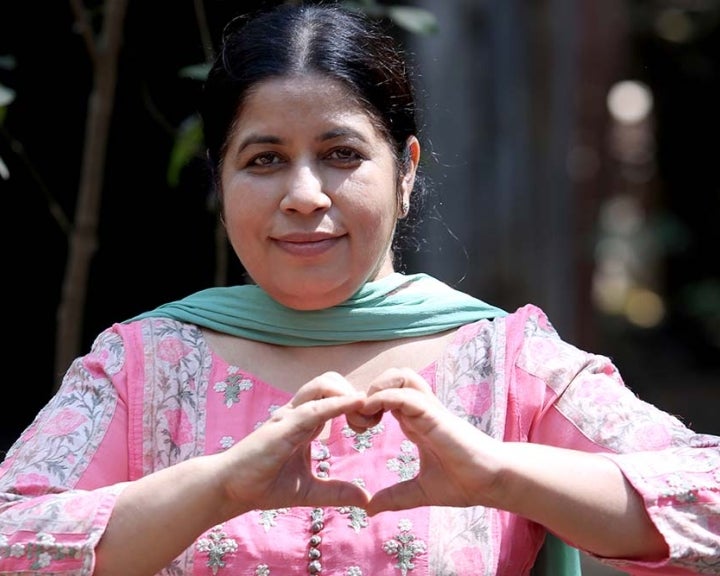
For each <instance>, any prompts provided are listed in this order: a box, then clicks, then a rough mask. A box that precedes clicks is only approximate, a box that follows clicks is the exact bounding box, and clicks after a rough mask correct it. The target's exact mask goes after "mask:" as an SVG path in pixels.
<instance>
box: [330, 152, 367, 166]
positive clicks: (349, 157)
mask: <svg viewBox="0 0 720 576" xmlns="http://www.w3.org/2000/svg"><path fill="white" fill-rule="evenodd" d="M327 157H328V159H330V160H337V161H340V162H343V163H349V164H353V163H360V161H362V159H363V158H362V156H360V154H358V153H357V152H356V151H355V150H353V149H352V148H335V149H334V150H332V151H331V152H330V153H329V154H328V156H327Z"/></svg>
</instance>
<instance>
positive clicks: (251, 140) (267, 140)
mask: <svg viewBox="0 0 720 576" xmlns="http://www.w3.org/2000/svg"><path fill="white" fill-rule="evenodd" d="M281 143H282V140H281V139H280V138H278V137H277V136H270V135H266V134H248V135H247V136H246V137H245V138H243V139H242V140H241V141H240V144H238V150H243V149H244V148H247V147H248V146H251V145H253V144H281Z"/></svg>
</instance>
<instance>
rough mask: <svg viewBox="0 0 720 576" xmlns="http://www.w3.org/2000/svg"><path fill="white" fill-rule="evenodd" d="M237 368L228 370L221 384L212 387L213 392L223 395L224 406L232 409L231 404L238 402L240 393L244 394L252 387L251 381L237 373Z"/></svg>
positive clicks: (217, 383)
mask: <svg viewBox="0 0 720 576" xmlns="http://www.w3.org/2000/svg"><path fill="white" fill-rule="evenodd" d="M237 371H238V369H237V368H229V369H228V376H227V378H225V380H223V381H222V382H216V383H215V386H213V390H215V392H221V393H222V394H224V395H225V402H224V404H225V406H226V407H227V408H232V407H233V404H237V403H238V402H240V392H246V391H247V390H251V389H252V387H253V383H252V380H250V379H249V378H246V377H245V376H242V375H240V374H238V373H237Z"/></svg>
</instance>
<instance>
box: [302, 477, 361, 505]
mask: <svg viewBox="0 0 720 576" xmlns="http://www.w3.org/2000/svg"><path fill="white" fill-rule="evenodd" d="M370 496H371V494H370V493H369V492H368V491H367V490H365V489H364V488H363V487H362V486H358V485H357V484H353V483H352V482H346V481H345V480H337V479H328V480H325V479H316V480H315V481H314V482H313V485H312V487H311V489H310V491H309V492H308V495H307V502H306V503H305V504H306V505H307V506H357V507H358V508H365V507H366V506H367V504H368V502H370Z"/></svg>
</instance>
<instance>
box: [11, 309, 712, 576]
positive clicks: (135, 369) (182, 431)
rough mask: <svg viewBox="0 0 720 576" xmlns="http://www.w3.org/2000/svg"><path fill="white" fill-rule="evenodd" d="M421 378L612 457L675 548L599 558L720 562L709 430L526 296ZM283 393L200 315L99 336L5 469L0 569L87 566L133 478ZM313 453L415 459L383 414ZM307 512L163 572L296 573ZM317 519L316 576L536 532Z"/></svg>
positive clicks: (544, 436)
mask: <svg viewBox="0 0 720 576" xmlns="http://www.w3.org/2000/svg"><path fill="white" fill-rule="evenodd" d="M423 375H424V376H425V377H426V378H427V379H428V381H429V382H430V383H431V384H432V385H433V386H434V389H435V391H436V394H437V395H438V397H439V398H440V399H441V401H442V402H443V403H444V404H445V405H446V406H447V407H448V408H449V409H450V410H452V411H453V412H455V413H456V414H458V415H459V416H461V417H463V418H465V419H467V420H468V421H470V422H472V423H473V424H474V425H476V426H478V427H479V428H481V429H482V430H484V431H485V432H486V433H488V434H490V435H492V436H494V437H497V438H504V439H506V440H512V441H530V442H539V443H545V444H552V445H556V446H563V447H569V448H577V449H581V450H587V451H594V452H602V453H605V454H607V457H608V458H612V459H613V460H614V461H615V462H616V463H617V465H618V466H620V467H621V469H622V470H623V472H624V473H625V474H626V476H627V477H628V479H629V480H630V481H631V482H632V483H633V485H634V486H635V487H636V488H637V490H638V491H639V492H640V493H641V494H642V496H643V498H644V500H645V502H646V506H647V510H648V513H649V514H650V516H651V518H652V519H653V521H654V522H655V523H656V525H657V527H658V528H659V530H660V531H661V532H662V533H663V535H664V536H665V538H666V540H667V542H668V545H669V548H670V551H671V554H670V557H669V558H667V559H666V560H665V561H663V562H659V563H655V564H643V563H639V562H626V561H624V560H623V559H613V560H611V559H601V561H602V562H605V563H607V564H609V565H613V566H616V567H618V568H620V569H622V570H625V571H628V572H630V573H633V574H663V575H672V574H718V573H719V572H720V520H718V518H720V488H719V486H720V439H719V438H717V437H712V436H706V435H699V434H695V433H693V432H692V431H690V430H688V429H687V428H685V427H684V426H683V425H682V423H680V422H679V421H678V420H677V419H676V418H674V417H672V416H670V415H668V414H666V413H664V412H661V411H659V410H657V409H656V408H654V407H652V406H650V405H648V404H646V403H644V402H642V401H641V400H639V399H638V398H637V397H636V396H635V395H634V394H633V393H632V392H631V391H629V390H628V389H627V388H625V387H624V385H623V383H622V380H621V379H620V376H619V375H618V373H617V371H616V370H615V368H614V366H613V365H612V364H611V362H610V361H609V360H608V359H607V358H605V357H602V356H597V355H593V354H588V353H585V352H583V351H580V350H578V349H577V348H575V347H573V346H571V345H569V344H567V343H565V342H563V341H561V340H560V339H559V338H558V336H557V334H556V333H555V332H554V330H553V329H552V326H551V325H550V324H549V322H548V320H547V318H546V317H545V316H544V314H543V313H542V311H540V310H539V309H537V308H536V307H534V306H525V307H523V308H521V309H519V310H518V311H516V312H515V313H514V314H511V315H509V316H507V317H505V318H501V319H496V320H494V321H481V322H477V323H475V324H472V325H469V326H465V327H464V328H462V329H461V330H459V331H458V333H457V334H456V336H455V337H454V339H453V341H452V342H451V344H450V345H449V346H448V347H447V349H446V350H445V351H444V353H443V355H442V357H441V358H440V360H439V361H438V362H437V363H436V364H434V365H432V366H428V367H427V368H426V369H425V370H424V371H423ZM288 399H289V395H288V394H287V393H285V392H283V391H281V390H279V389H277V388H275V387H273V386H272V384H271V383H267V382H262V381H260V380H259V379H257V378H256V377H254V376H253V375H252V374H248V373H246V372H244V371H243V370H242V369H241V368H240V367H237V366H230V365H228V364H227V363H225V362H224V361H223V360H222V359H221V358H219V357H218V356H216V355H214V354H213V353H212V352H211V351H210V350H209V348H208V346H207V343H206V342H205V340H204V338H203V335H202V333H201V332H200V331H199V330H198V329H197V328H196V327H195V326H192V325H188V324H181V323H178V322H175V321H171V320H167V319H149V320H143V321H139V322H135V323H132V324H128V325H116V326H113V327H112V328H110V329H108V330H107V331H105V332H103V333H102V334H101V335H100V336H99V337H98V338H97V340H96V342H95V343H94V345H93V347H92V350H91V351H90V353H89V354H87V355H86V356H85V357H83V358H81V359H78V360H77V361H76V362H75V363H74V364H73V366H72V367H71V369H70V370H69V371H68V374H67V375H66V377H65V380H64V382H63V386H62V388H61V390H60V391H59V393H58V394H57V395H56V396H55V398H53V399H52V400H51V401H50V402H49V404H48V405H47V406H46V407H45V408H44V409H43V411H42V412H41V413H40V414H39V415H38V418H37V419H36V420H35V422H34V423H33V424H32V425H31V426H30V427H29V428H28V429H27V430H26V431H25V433H24V434H23V435H22V437H21V438H20V439H19V440H18V441H17V442H16V443H15V445H14V446H13V447H12V449H11V450H10V452H9V453H8V456H7V458H6V459H5V461H4V462H3V463H2V464H1V465H0V574H15V573H32V574H56V573H59V572H62V573H63V574H67V575H72V576H74V575H89V574H91V573H92V570H93V564H94V548H95V545H96V544H97V542H98V540H99V539H100V537H101V536H102V533H103V531H104V529H105V526H106V525H107V522H108V519H109V517H110V513H111V512H112V507H113V504H114V502H115V499H116V497H117V495H118V494H119V492H120V491H121V490H122V489H123V487H124V485H125V483H126V482H127V481H130V480H133V479H135V478H139V477H141V476H143V475H146V474H149V473H151V472H153V471H154V470H158V469H161V468H164V467H166V466H169V465H172V464H173V463H175V462H179V461H181V460H184V459H187V458H191V457H193V456H197V455H200V454H207V453H214V452H217V451H220V450H224V449H227V448H228V447H229V446H231V445H232V444H233V443H234V442H237V441H238V440H239V439H241V438H243V437H244V436H245V435H246V434H248V433H249V432H250V431H251V430H253V429H254V428H255V427H256V426H259V425H260V424H261V423H262V422H263V421H264V420H266V419H267V418H268V417H269V415H270V414H271V412H272V410H273V409H274V408H275V407H277V406H279V405H282V404H284V403H285V402H287V400H288ZM88 439H89V441H88ZM313 455H314V459H313V465H314V466H316V467H317V470H323V467H324V466H326V467H327V472H328V474H330V475H331V476H333V477H338V478H345V479H348V480H353V481H357V482H363V483H364V484H365V485H366V486H367V487H368V488H369V489H370V490H371V491H375V490H377V489H379V488H380V487H382V486H386V485H388V484H390V483H394V482H397V481H398V480H401V479H403V478H407V477H410V476H412V475H413V474H414V473H415V471H416V470H417V466H418V465H419V463H418V460H417V449H416V448H415V446H414V445H413V444H412V443H410V442H409V441H407V439H406V438H405V437H404V436H403V434H402V433H401V431H400V430H399V427H398V426H397V425H396V423H395V421H394V420H393V418H392V417H391V416H388V415H386V416H385V417H384V418H383V421H382V422H381V423H380V425H378V426H377V427H375V428H374V429H373V430H371V431H370V432H368V433H366V434H364V435H361V436H357V435H355V434H354V433H352V432H351V431H350V430H349V429H347V428H346V427H345V426H344V421H343V420H342V419H337V420H336V421H334V422H333V427H332V433H331V436H330V439H329V440H328V441H327V442H326V443H320V442H316V443H315V446H314V450H313ZM681 471H682V472H681ZM311 513H312V510H310V509H307V508H297V509H283V510H274V511H265V512H259V511H256V512H251V513H248V514H246V515H244V516H242V517H238V518H235V519H233V520H232V521H230V522H226V523H225V524H223V525H221V526H216V527H214V528H213V529H211V530H209V531H208V532H207V533H206V534H204V535H202V536H201V537H200V538H199V539H198V540H197V541H196V543H195V545H194V546H192V547H190V548H189V549H188V550H187V551H186V552H185V553H184V554H182V555H181V556H180V557H179V558H178V559H176V561H175V562H174V564H173V566H172V567H168V568H166V569H165V570H164V571H162V572H161V573H162V574H167V575H170V574H175V575H178V574H186V575H188V576H189V575H191V574H194V575H208V574H216V575H220V576H222V575H223V574H228V575H230V574H233V575H235V574H244V575H253V576H280V575H282V576H288V575H295V574H297V575H300V574H302V575H305V574H307V573H308V572H307V563H308V558H307V551H308V539H309V537H310V534H311V532H310V524H311ZM322 513H323V528H322V530H321V531H320V535H321V536H322V544H321V549H322V551H323V556H322V565H323V571H322V574H323V575H325V574H330V575H333V576H370V575H372V576H391V575H410V576H413V575H418V576H424V575H428V576H429V575H433V576H440V575H445V574H456V575H458V576H471V575H472V576H483V575H485V576H495V575H507V576H522V575H525V574H528V573H529V570H530V567H531V566H532V564H533V561H534V558H535V555H536V553H537V550H538V548H539V546H540V545H541V543H542V539H543V537H544V530H543V529H542V528H541V527H540V526H538V525H536V524H533V523H531V522H528V521H527V520H525V519H523V518H520V517H517V516H515V515H512V514H509V513H506V512H502V511H498V510H493V509H486V508H483V507H475V508H461V509H455V508H422V509H415V510H408V511H402V512H392V513H391V512H388V513H384V514H380V515H378V516H377V517H375V518H372V519H367V518H365V517H364V516H363V511H362V510H359V509H351V508H347V509H345V508H340V509H335V508H328V509H324V510H322Z"/></svg>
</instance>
